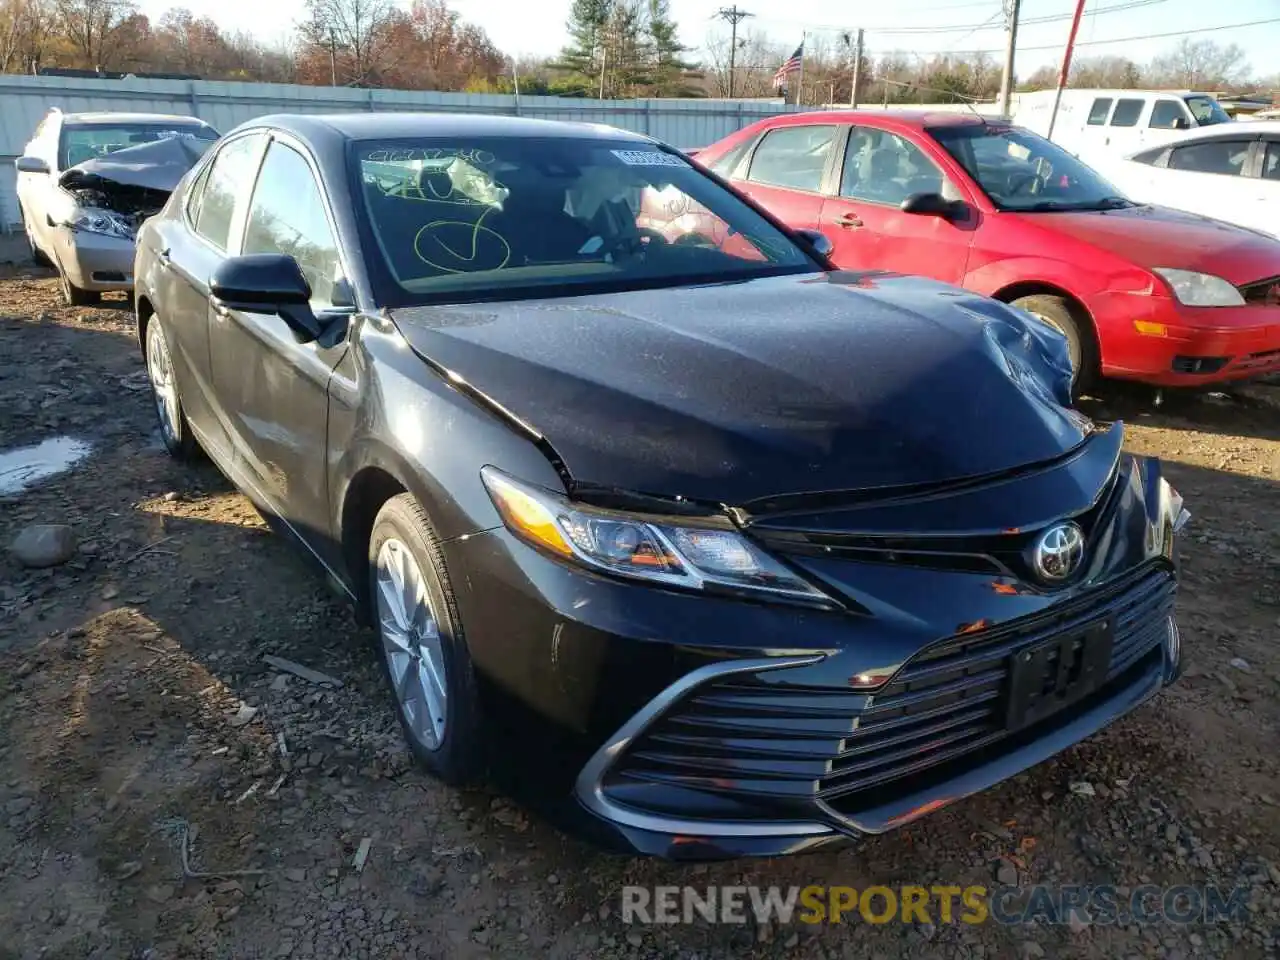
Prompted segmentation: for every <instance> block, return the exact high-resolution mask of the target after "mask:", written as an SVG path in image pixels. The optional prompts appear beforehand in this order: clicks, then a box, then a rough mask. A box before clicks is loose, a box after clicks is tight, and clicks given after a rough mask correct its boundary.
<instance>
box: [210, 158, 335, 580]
mask: <svg viewBox="0 0 1280 960" xmlns="http://www.w3.org/2000/svg"><path fill="white" fill-rule="evenodd" d="M242 234H243V235H242V237H240V238H233V240H232V248H233V249H235V250H236V251H237V252H239V253H241V254H259V253H283V254H287V255H289V256H291V257H293V258H294V259H295V260H297V261H298V264H299V266H301V268H302V271H303V274H304V275H305V276H306V277H307V281H308V283H309V284H310V286H311V294H312V296H311V308H312V310H313V311H315V313H316V315H317V316H318V317H320V318H321V319H326V318H330V319H332V320H333V321H335V322H341V315H344V314H349V313H350V312H351V311H350V295H349V293H348V292H347V291H348V289H349V288H348V284H347V281H346V277H347V271H346V269H345V268H344V266H343V258H342V256H341V254H340V252H339V248H338V242H337V231H336V230H335V229H334V227H333V218H332V216H331V213H330V211H329V207H328V203H327V201H326V199H325V196H324V193H323V190H322V188H321V185H320V180H319V178H318V176H317V174H316V171H315V169H314V168H313V166H312V163H311V161H310V159H309V157H308V156H307V155H306V154H305V153H304V148H303V147H302V146H301V145H299V144H297V143H295V142H293V141H292V140H290V139H288V138H286V137H283V136H281V135H276V134H273V135H272V140H271V143H270V145H269V146H268V147H267V152H266V156H265V158H264V159H263V161H262V167H261V169H260V171H259V173H258V177H257V181H256V183H254V185H253V189H252V195H251V197H250V200H249V203H248V205H247V210H246V213H245V216H244V218H243V230H242ZM213 314H214V316H213V320H212V321H211V324H210V334H209V350H210V355H211V358H212V363H213V382H214V389H215V390H216V392H217V396H218V400H219V402H220V403H221V405H222V407H223V409H224V410H225V411H226V414H227V422H228V427H229V431H230V434H231V439H232V444H233V446H234V457H235V463H236V467H237V473H238V475H239V476H240V477H241V479H242V480H243V481H244V482H245V483H247V484H248V485H250V486H252V487H254V488H255V492H257V493H258V494H259V495H260V497H261V498H262V499H263V500H265V502H266V505H267V507H268V508H269V509H270V510H271V511H272V512H273V513H275V514H277V515H278V516H279V517H281V518H282V519H284V520H285V521H286V522H287V523H288V524H289V526H290V527H291V528H292V529H293V531H294V533H296V534H297V535H299V536H300V537H302V539H304V540H305V541H306V542H307V543H308V544H309V545H310V546H311V548H312V549H313V550H314V551H316V552H317V553H318V554H319V555H320V556H321V557H322V558H324V559H326V560H327V561H329V562H333V561H334V560H335V559H336V557H335V556H334V549H333V546H332V543H331V538H330V536H329V533H330V523H329V510H328V485H327V480H326V478H327V475H328V470H327V464H326V457H325V453H326V430H327V424H328V386H329V378H330V376H331V374H332V371H333V368H334V366H335V365H337V363H338V361H339V360H341V359H342V355H343V353H344V352H345V351H346V349H347V344H346V340H345V338H341V339H340V340H339V342H337V343H336V344H332V343H330V342H329V341H327V340H325V342H310V343H299V342H298V340H297V338H296V337H295V336H294V334H293V332H292V331H291V330H290V329H289V327H288V326H286V325H285V322H284V320H282V319H281V318H280V317H279V316H277V315H275V314H265V313H250V312H247V311H241V310H232V309H228V308H226V307H224V306H222V305H220V304H218V303H217V301H216V300H215V301H214V305H213ZM322 340H324V338H322Z"/></svg>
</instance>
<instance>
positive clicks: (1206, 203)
mask: <svg viewBox="0 0 1280 960" xmlns="http://www.w3.org/2000/svg"><path fill="white" fill-rule="evenodd" d="M1257 142H1258V141H1257V139H1256V138H1248V137H1246V136H1244V135H1243V134H1242V135H1241V136H1240V137H1239V138H1236V137H1231V138H1227V137H1208V138H1205V139H1202V140H1199V141H1197V142H1194V143H1185V144H1179V145H1177V146H1175V147H1173V149H1172V150H1170V152H1169V157H1168V159H1167V160H1166V161H1165V164H1166V168H1165V170H1164V176H1165V182H1164V184H1163V185H1162V189H1161V191H1160V194H1161V196H1162V197H1163V198H1164V199H1163V201H1162V202H1164V203H1167V204H1168V205H1169V206H1171V207H1176V208H1178V209H1179V210H1188V211H1190V212H1192V213H1198V214H1201V215H1202V216H1206V217H1213V218H1215V219H1217V220H1226V221H1227V222H1229V223H1239V224H1250V223H1252V222H1253V219H1254V216H1255V211H1254V210H1253V207H1254V206H1255V205H1256V203H1257V195H1258V192H1259V191H1258V181H1257V180H1256V179H1254V178H1253V177H1250V176H1247V175H1246V174H1247V173H1248V172H1249V171H1250V169H1251V158H1252V155H1253V150H1254V145H1255V144H1256V143H1257Z"/></svg>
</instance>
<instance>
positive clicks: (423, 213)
mask: <svg viewBox="0 0 1280 960" xmlns="http://www.w3.org/2000/svg"><path fill="white" fill-rule="evenodd" d="M352 149H353V154H352V164H353V168H354V172H355V173H356V175H357V176H358V186H359V191H360V193H361V195H362V196H363V198H364V208H365V209H364V214H365V216H364V217H363V218H362V221H363V222H362V228H363V229H365V230H367V231H368V233H369V234H370V236H371V239H372V241H373V243H372V244H371V246H374V247H376V248H377V250H378V255H375V258H374V259H375V260H376V262H375V263H372V264H371V265H370V269H371V271H372V272H373V274H374V281H375V284H377V285H378V286H379V287H381V289H380V290H379V291H378V293H379V299H380V300H381V301H382V302H384V303H386V304H388V305H390V306H397V305H407V304H415V303H429V302H450V301H453V302H456V301H462V300H466V301H472V302H474V301H477V300H499V299H516V298H519V297H522V296H560V295H572V294H579V293H588V292H604V291H609V290H622V289H639V288H644V287H660V286H679V285H681V284H686V283H701V282H725V281H735V280H746V279H750V278H753V277H760V276H770V275H777V274H780V273H802V272H816V271H818V270H820V269H821V268H820V267H819V266H818V264H817V262H816V261H814V260H813V259H812V258H811V257H810V256H809V255H808V254H806V253H805V252H804V251H803V250H801V249H800V248H799V247H798V246H797V245H796V244H795V243H793V242H792V240H791V239H790V238H789V237H788V236H787V235H786V234H784V233H783V232H782V231H781V230H779V229H778V228H777V227H775V226H773V225H772V224H771V223H770V222H769V221H768V220H766V219H765V218H764V217H762V216H760V214H758V213H756V212H755V211H754V210H752V209H751V208H750V207H749V206H747V205H746V204H745V203H744V202H743V201H742V200H741V199H739V198H738V197H737V196H736V195H735V194H733V193H732V192H730V191H728V190H725V189H724V188H723V187H721V186H719V185H718V184H716V183H715V182H714V181H713V180H711V179H710V178H709V177H708V176H707V175H706V174H704V173H702V172H700V171H699V170H698V169H697V168H696V167H694V166H692V165H691V164H690V163H689V162H688V161H687V160H686V159H685V158H684V157H681V156H679V155H678V154H676V153H674V152H666V151H664V150H662V149H660V148H659V147H657V146H651V145H649V144H647V143H636V142H634V141H631V142H628V141H621V142H609V141H603V140H584V139H567V138H563V139H562V138H556V139H553V138H546V139H535V138H518V139H517V138H512V139H499V138H480V139H468V140H444V139H431V140H416V139H415V140H396V141H392V142H372V141H359V142H356V143H355V144H353V147H352ZM379 278H381V282H379Z"/></svg>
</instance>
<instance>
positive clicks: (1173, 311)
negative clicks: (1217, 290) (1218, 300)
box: [1091, 294, 1280, 387]
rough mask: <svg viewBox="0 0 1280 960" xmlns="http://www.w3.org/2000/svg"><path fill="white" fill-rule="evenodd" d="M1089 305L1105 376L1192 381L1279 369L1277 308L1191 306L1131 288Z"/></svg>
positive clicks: (1158, 382)
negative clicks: (1138, 293)
mask: <svg viewBox="0 0 1280 960" xmlns="http://www.w3.org/2000/svg"><path fill="white" fill-rule="evenodd" d="M1091 306H1093V307H1094V309H1095V317H1094V319H1095V323H1096V325H1097V327H1098V331H1099V338H1100V340H1101V347H1102V370H1103V373H1104V374H1106V375H1107V376H1111V377H1117V378H1122V379H1131V380H1141V381H1142V382H1144V383H1150V384H1152V385H1154V386H1164V387H1195V386H1208V385H1212V384H1216V383H1227V382H1231V381H1238V380H1249V379H1253V378H1255V377H1261V376H1265V375H1267V374H1271V373H1275V372H1277V371H1280V306H1276V305H1268V304H1262V303H1249V304H1245V305H1244V306H1239V307H1186V306H1183V305H1182V304H1179V303H1177V302H1175V301H1174V300H1171V299H1169V298H1164V297H1157V296H1134V295H1129V294H1114V295H1111V296H1108V297H1104V298H1101V299H1100V302H1099V303H1098V304H1095V305H1091Z"/></svg>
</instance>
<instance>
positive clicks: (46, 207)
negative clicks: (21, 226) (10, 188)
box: [17, 117, 62, 251]
mask: <svg viewBox="0 0 1280 960" xmlns="http://www.w3.org/2000/svg"><path fill="white" fill-rule="evenodd" d="M61 126H62V124H61V123H60V122H59V121H58V120H56V119H54V118H53V117H46V118H45V119H44V120H42V121H40V125H39V126H38V127H37V128H36V132H35V134H34V135H33V136H32V138H31V142H30V143H28V144H27V145H26V147H25V148H24V150H23V153H24V154H25V155H27V156H33V157H38V158H39V159H41V160H43V161H44V162H45V163H46V164H48V167H49V170H48V172H47V173H19V174H18V177H17V179H18V183H17V191H18V201H19V203H21V205H22V210H23V214H24V216H25V217H26V221H27V226H28V227H29V228H30V230H31V236H32V239H33V240H35V242H36V245H37V246H38V247H39V248H40V249H41V250H45V251H49V250H52V249H53V228H52V227H50V226H49V219H48V218H49V211H50V209H51V207H52V205H53V203H54V199H53V198H54V193H55V191H57V190H58V189H59V187H58V130H59V128H60V127H61Z"/></svg>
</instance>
